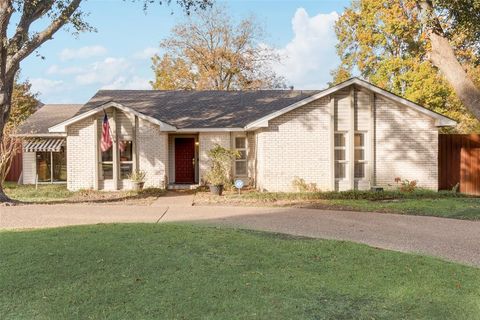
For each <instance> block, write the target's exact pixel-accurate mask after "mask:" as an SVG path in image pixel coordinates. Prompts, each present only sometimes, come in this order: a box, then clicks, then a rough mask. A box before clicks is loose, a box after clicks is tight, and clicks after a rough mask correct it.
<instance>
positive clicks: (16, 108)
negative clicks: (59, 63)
mask: <svg viewBox="0 0 480 320" xmlns="http://www.w3.org/2000/svg"><path fill="white" fill-rule="evenodd" d="M31 88H32V85H31V84H30V83H29V82H28V81H26V82H23V83H18V82H16V83H15V84H14V86H13V92H12V105H11V111H10V117H9V119H8V121H7V123H6V124H5V127H4V128H3V136H2V139H1V140H0V186H2V185H3V183H4V181H5V178H6V176H7V174H8V172H9V170H10V166H11V163H12V159H13V157H14V156H15V155H16V154H17V153H18V151H19V148H21V144H20V143H19V141H18V140H15V139H14V138H13V137H12V134H13V133H15V129H16V128H17V127H18V126H19V125H20V124H21V123H22V122H23V121H25V120H26V119H27V118H28V117H29V116H30V115H31V114H32V113H33V112H35V109H36V108H37V106H38V105H39V101H38V100H37V94H35V93H32V91H31Z"/></svg>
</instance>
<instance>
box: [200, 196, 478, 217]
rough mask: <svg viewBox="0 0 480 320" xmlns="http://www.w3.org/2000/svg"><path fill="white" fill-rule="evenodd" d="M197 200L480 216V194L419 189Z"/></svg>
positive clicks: (239, 203) (413, 213) (207, 202)
mask: <svg viewBox="0 0 480 320" xmlns="http://www.w3.org/2000/svg"><path fill="white" fill-rule="evenodd" d="M195 202H196V204H227V205H228V204H231V205H273V206H299V207H308V208H320V209H340V210H356V211H375V212H386V213H400V214H412V215H424V216H437V217H444V218H455V219H465V220H480V198H478V197H470V196H466V195H464V194H460V193H453V192H448V191H440V192H435V191H429V190H422V189H418V190H416V191H415V192H411V193H407V192H400V191H383V192H370V191H345V192H299V193H294V192H292V193H289V192H257V191H248V192H244V193H242V194H240V195H238V193H236V192H228V193H226V194H225V195H224V196H222V197H219V196H213V195H211V194H209V193H208V192H200V193H197V196H196V198H195Z"/></svg>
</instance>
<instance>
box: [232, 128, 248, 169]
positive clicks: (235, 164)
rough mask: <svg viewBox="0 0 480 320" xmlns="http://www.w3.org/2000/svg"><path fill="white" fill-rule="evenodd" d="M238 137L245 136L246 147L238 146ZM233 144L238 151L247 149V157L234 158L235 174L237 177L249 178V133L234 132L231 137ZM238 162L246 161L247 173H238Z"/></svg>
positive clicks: (233, 147)
mask: <svg viewBox="0 0 480 320" xmlns="http://www.w3.org/2000/svg"><path fill="white" fill-rule="evenodd" d="M237 138H243V139H245V147H244V148H237V145H236V142H237V141H236V139H237ZM230 143H231V146H232V149H234V150H236V151H245V159H235V160H233V176H234V177H235V178H247V177H248V138H247V135H246V134H244V133H242V134H234V135H233V136H232V138H231V141H230ZM237 162H245V174H238V173H237Z"/></svg>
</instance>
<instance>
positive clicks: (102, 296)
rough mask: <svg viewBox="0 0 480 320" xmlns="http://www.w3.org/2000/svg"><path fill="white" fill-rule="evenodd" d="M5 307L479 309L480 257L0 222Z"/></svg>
mask: <svg viewBox="0 0 480 320" xmlns="http://www.w3.org/2000/svg"><path fill="white" fill-rule="evenodd" d="M0 243H1V246H0V256H1V257H2V258H1V259H0V292H1V294H0V314H1V315H2V319H77V318H78V319H200V318H201V319H480V299H479V297H480V269H476V268H472V267H466V266H462V265H458V264H454V263H449V262H444V261H441V260H438V259H434V258H429V257H424V256H417V255H410V254H403V253H397V252H391V251H386V250H379V249H374V248H370V247H368V246H365V245H358V244H353V243H349V242H338V241H326V240H312V239H305V238H303V239H302V238H293V237H289V236H285V235H276V234H269V233H261V232H248V231H240V230H233V229H219V228H209V227H201V226H188V225H168V224H167V225H165V224H164V225H155V224H140V225H138V224H137V225H96V226H83V227H73V228H60V229H49V230H41V231H25V232H1V233H0Z"/></svg>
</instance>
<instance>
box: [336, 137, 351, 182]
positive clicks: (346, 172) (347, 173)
mask: <svg viewBox="0 0 480 320" xmlns="http://www.w3.org/2000/svg"><path fill="white" fill-rule="evenodd" d="M336 134H343V136H344V137H345V145H344V146H343V147H337V146H335V135H336ZM333 140H334V142H333V149H334V152H333V170H334V173H333V176H334V177H335V181H348V180H349V171H350V170H348V163H349V161H348V143H349V141H348V140H349V139H348V132H347V131H335V132H334V133H333ZM335 150H344V151H345V160H336V159H335ZM336 163H343V164H345V177H344V178H337V177H336V175H337V173H336V172H335V164H336Z"/></svg>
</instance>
